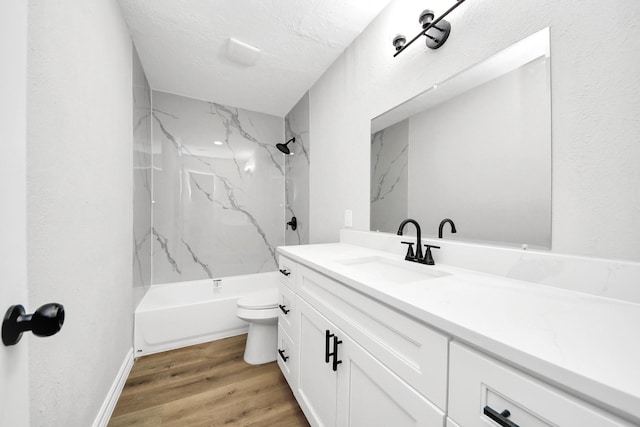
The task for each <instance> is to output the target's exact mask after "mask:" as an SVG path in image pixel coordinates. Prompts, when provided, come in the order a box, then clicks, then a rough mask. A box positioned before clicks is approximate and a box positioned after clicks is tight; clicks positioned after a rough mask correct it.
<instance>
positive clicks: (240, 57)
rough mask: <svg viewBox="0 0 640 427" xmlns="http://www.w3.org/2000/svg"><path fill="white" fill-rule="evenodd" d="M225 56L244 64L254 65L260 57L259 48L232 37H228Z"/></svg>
mask: <svg viewBox="0 0 640 427" xmlns="http://www.w3.org/2000/svg"><path fill="white" fill-rule="evenodd" d="M227 57H228V58H229V59H230V60H232V61H233V62H236V63H238V64H242V65H245V66H251V65H255V64H256V62H258V59H259V58H260V49H258V48H257V47H255V46H252V45H250V44H249V43H245V42H243V41H240V40H238V39H234V38H233V37H230V38H229V43H228V45H227Z"/></svg>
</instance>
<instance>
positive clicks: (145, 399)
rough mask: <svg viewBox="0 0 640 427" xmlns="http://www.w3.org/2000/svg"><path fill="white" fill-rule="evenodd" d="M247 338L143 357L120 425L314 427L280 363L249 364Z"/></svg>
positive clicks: (125, 394) (118, 413) (121, 406)
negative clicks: (245, 349) (281, 369)
mask: <svg viewBox="0 0 640 427" xmlns="http://www.w3.org/2000/svg"><path fill="white" fill-rule="evenodd" d="M245 342H246V335H240V336H237V337H231V338H227V339H223V340H218V341H213V342H210V343H205V344H198V345H194V346H190V347H185V348H181V349H177V350H173V351H167V352H164V353H158V354H154V355H150V356H145V357H142V358H140V359H137V360H136V362H135V364H134V366H133V369H132V370H131V373H130V375H129V378H128V379H127V383H126V385H125V388H124V390H123V391H122V394H121V395H120V399H119V400H118V403H117V405H116V408H115V410H114V412H113V416H112V417H111V420H110V422H109V426H111V427H119V426H140V427H148V426H169V427H170V426H254V427H258V426H270V425H274V426H276V425H277V426H290V427H298V426H308V425H309V424H308V422H307V420H306V419H305V417H304V415H303V414H302V411H301V410H300V407H299V406H298V404H297V402H296V400H295V398H294V397H293V394H292V393H291V390H290V389H289V386H288V384H287V382H286V381H285V379H284V377H283V376H282V373H281V372H280V368H278V365H277V364H276V363H275V362H273V363H267V364H264V365H249V364H247V363H245V362H244V360H243V358H242V356H243V354H244V346H245Z"/></svg>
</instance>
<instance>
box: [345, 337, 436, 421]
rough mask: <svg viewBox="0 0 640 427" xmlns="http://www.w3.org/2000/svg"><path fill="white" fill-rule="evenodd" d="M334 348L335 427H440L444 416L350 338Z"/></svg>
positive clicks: (346, 338)
mask: <svg viewBox="0 0 640 427" xmlns="http://www.w3.org/2000/svg"><path fill="white" fill-rule="evenodd" d="M340 339H341V340H342V344H340V345H339V346H338V358H339V360H342V363H341V364H340V365H338V402H337V404H338V424H337V425H338V426H340V427H346V426H349V427H364V426H366V427H377V426H379V427H389V426H393V427H410V426H429V427H442V426H443V425H444V413H443V412H442V411H441V410H440V409H438V408H437V407H436V406H435V405H434V404H433V403H431V402H429V401H428V400H427V399H425V398H424V397H423V396H422V395H420V394H419V393H418V392H417V391H416V390H415V389H414V388H413V387H411V386H410V385H409V384H407V383H406V382H404V381H403V380H401V379H400V378H399V377H398V376H397V375H395V374H394V373H393V372H392V371H390V370H389V369H388V368H387V367H385V366H384V365H383V364H382V363H380V361H378V360H377V359H376V358H374V357H373V356H372V355H371V354H370V353H369V352H367V351H366V350H365V349H364V348H362V347H360V346H359V345H358V344H356V343H355V342H354V341H353V340H352V339H351V338H349V337H348V336H346V335H344V334H343V336H341V337H340Z"/></svg>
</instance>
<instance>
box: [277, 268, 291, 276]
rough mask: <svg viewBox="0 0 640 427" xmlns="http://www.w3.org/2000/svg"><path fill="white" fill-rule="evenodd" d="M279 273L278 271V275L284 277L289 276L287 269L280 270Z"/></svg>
mask: <svg viewBox="0 0 640 427" xmlns="http://www.w3.org/2000/svg"><path fill="white" fill-rule="evenodd" d="M279 271H280V273H282V274H284V275H285V276H288V275H290V274H291V272H290V271H289V270H287V269H283V268H281V269H280V270H279Z"/></svg>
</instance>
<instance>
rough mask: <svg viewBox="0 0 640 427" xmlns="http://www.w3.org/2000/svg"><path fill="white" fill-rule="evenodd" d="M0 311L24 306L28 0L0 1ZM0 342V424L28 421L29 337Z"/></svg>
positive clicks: (25, 286)
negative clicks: (5, 343)
mask: <svg viewBox="0 0 640 427" xmlns="http://www.w3.org/2000/svg"><path fill="white" fill-rule="evenodd" d="M0 58H2V65H1V66H0V316H2V318H4V315H5V312H6V311H7V309H8V308H9V307H10V306H12V305H15V304H22V305H23V306H25V308H26V309H29V307H28V305H27V249H26V237H27V218H26V216H27V206H26V180H27V176H26V175H27V168H26V149H27V147H26V141H27V134H26V132H27V125H26V90H27V2H26V1H25V0H3V1H2V4H0ZM25 338H26V337H23V339H22V340H21V341H20V342H19V343H18V344H16V345H13V346H10V347H7V346H5V345H3V344H2V342H0V425H2V426H28V425H29V377H28V348H27V341H28V340H27V339H25Z"/></svg>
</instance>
